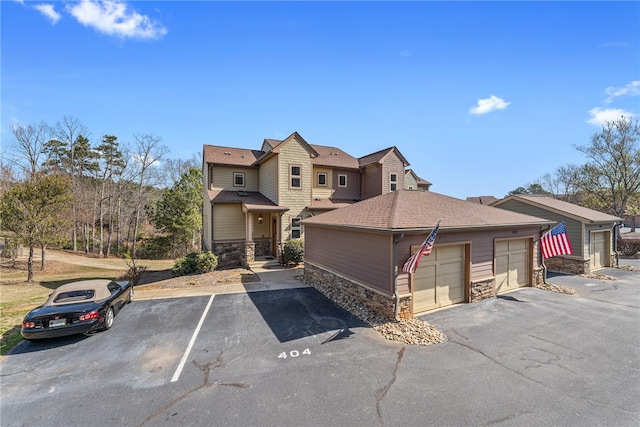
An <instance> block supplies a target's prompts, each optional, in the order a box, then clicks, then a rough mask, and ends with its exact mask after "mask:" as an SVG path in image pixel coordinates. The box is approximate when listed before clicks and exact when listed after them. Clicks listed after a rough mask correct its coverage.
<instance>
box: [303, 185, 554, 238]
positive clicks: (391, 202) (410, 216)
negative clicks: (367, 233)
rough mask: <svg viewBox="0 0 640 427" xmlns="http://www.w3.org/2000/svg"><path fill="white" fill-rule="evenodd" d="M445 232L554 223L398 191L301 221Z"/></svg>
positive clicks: (438, 196)
mask: <svg viewBox="0 0 640 427" xmlns="http://www.w3.org/2000/svg"><path fill="white" fill-rule="evenodd" d="M440 220H441V223H440V227H441V228H442V229H466V228H485V227H500V226H526V225H550V224H553V221H549V220H546V219H542V218H537V217H533V216H530V215H524V214H520V213H516V212H511V211H507V210H505V209H499V208H493V207H490V206H484V205H477V204H474V203H471V202H467V201H464V200H460V199H456V198H453V197H449V196H444V195H442V194H438V193H433V192H430V191H410V190H398V191H394V192H391V193H387V194H383V195H381V196H377V197H373V198H371V199H367V200H363V201H361V202H358V203H355V204H353V205H351V206H348V207H345V208H342V209H337V210H334V211H330V212H326V213H322V214H320V215H317V216H314V217H312V218H308V219H304V220H302V221H301V223H302V224H304V225H314V224H315V225H330V226H337V227H349V228H352V227H355V228H365V229H378V230H399V231H401V230H417V229H429V228H433V227H434V226H435V224H437V223H438V221H440Z"/></svg>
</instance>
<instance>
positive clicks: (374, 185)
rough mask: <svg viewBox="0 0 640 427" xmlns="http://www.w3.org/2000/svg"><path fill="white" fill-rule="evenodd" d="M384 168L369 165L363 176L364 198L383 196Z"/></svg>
mask: <svg viewBox="0 0 640 427" xmlns="http://www.w3.org/2000/svg"><path fill="white" fill-rule="evenodd" d="M382 169H383V168H382V166H380V165H378V164H373V165H367V167H365V168H364V173H363V174H362V198H363V199H370V198H371V197H375V196H378V195H380V194H382Z"/></svg>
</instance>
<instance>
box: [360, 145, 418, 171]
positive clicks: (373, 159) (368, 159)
mask: <svg viewBox="0 0 640 427" xmlns="http://www.w3.org/2000/svg"><path fill="white" fill-rule="evenodd" d="M393 152H395V153H396V155H397V156H398V157H399V158H400V160H401V161H402V163H403V164H404V167H405V168H406V167H407V166H409V162H408V161H407V159H405V158H404V156H403V155H402V153H400V150H398V149H397V148H396V147H389V148H385V149H384V150H380V151H376V152H375V153H371V154H367V155H366V156H363V157H360V158H359V159H358V163H359V164H360V167H364V166H367V165H370V164H373V163H382V160H383V159H384V158H385V157H387V156H388V155H389V154H391V153H393Z"/></svg>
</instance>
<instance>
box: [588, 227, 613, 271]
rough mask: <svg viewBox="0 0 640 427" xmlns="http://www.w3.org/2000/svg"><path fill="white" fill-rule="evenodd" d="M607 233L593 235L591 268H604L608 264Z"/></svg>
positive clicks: (600, 232)
mask: <svg viewBox="0 0 640 427" xmlns="http://www.w3.org/2000/svg"><path fill="white" fill-rule="evenodd" d="M608 235H609V233H608V232H606V231H599V232H597V233H591V248H590V251H591V268H592V269H594V268H602V267H606V266H607V265H608V263H607V236H608Z"/></svg>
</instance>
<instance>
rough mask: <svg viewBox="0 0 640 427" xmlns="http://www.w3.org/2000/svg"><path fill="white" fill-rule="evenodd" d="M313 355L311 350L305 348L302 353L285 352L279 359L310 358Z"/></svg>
mask: <svg viewBox="0 0 640 427" xmlns="http://www.w3.org/2000/svg"><path fill="white" fill-rule="evenodd" d="M310 354H311V350H309V349H308V348H305V349H304V350H303V351H302V353H301V352H299V351H298V350H291V351H290V352H288V353H287V352H286V351H283V352H282V353H280V354H279V355H278V359H286V358H287V357H294V358H295V357H300V356H309V355H310Z"/></svg>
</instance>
